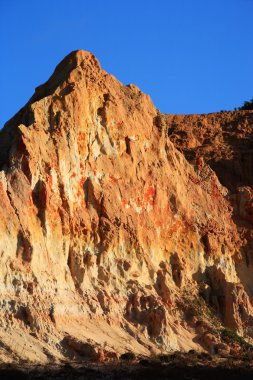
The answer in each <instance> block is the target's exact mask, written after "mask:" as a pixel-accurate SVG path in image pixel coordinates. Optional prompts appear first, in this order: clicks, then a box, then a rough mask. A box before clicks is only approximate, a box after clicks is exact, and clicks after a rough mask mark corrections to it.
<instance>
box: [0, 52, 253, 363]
mask: <svg viewBox="0 0 253 380" xmlns="http://www.w3.org/2000/svg"><path fill="white" fill-rule="evenodd" d="M252 124H253V112H250V111H244V112H243V111H237V112H228V113H217V114H210V115H189V116H174V115H163V114H161V113H160V112H159V111H158V110H157V109H156V108H155V107H154V105H153V104H152V102H151V100H150V98H149V96H147V95H145V94H143V93H142V92H141V91H140V90H139V89H138V88H137V87H136V86H134V85H127V86H124V85H123V84H122V83H120V82H119V81H118V80H116V79H115V78H114V77H113V76H112V75H109V74H107V73H106V72H105V71H103V70H102V69H101V68H100V65H99V63H98V61H97V59H96V58H95V57H94V56H93V55H92V54H90V53H88V52H84V51H76V52H73V53H71V54H70V55H68V56H67V57H66V58H65V59H64V60H63V61H62V62H61V63H60V64H59V65H58V66H57V68H56V70H55V72H54V73H53V75H52V76H51V77H50V79H49V80H48V81H47V82H46V83H45V84H43V85H42V86H40V87H38V88H37V89H36V91H35V94H34V95H33V96H32V98H31V99H30V100H29V102H28V103H27V104H26V105H25V107H24V108H22V109H21V110H20V111H19V112H18V113H17V114H16V115H15V116H14V117H13V118H12V119H11V120H10V121H9V122H7V123H6V125H5V127H4V128H3V130H2V131H1V132H0V231H1V239H0V255H1V266H0V271H1V277H0V282H1V293H0V302H1V319H0V341H1V347H0V357H1V358H2V360H5V361H13V360H17V359H18V358H20V357H21V358H24V359H29V360H31V361H40V362H45V361H47V360H51V359H57V358H58V359H63V358H67V359H69V360H71V359H75V358H79V357H90V358H96V359H97V360H100V359H101V360H103V358H105V357H106V358H113V357H116V356H117V355H118V354H121V353H123V352H126V351H134V352H135V353H137V354H142V355H149V354H150V353H159V352H168V351H173V350H186V351H187V350H189V349H191V348H193V349H196V350H203V349H206V350H209V351H211V352H212V351H213V350H217V349H219V347H220V348H222V343H221V338H220V336H219V333H217V331H219V329H220V328H221V327H222V325H224V326H227V327H231V328H233V329H236V330H237V331H238V332H239V333H240V334H241V335H245V336H246V337H248V338H249V339H250V334H251V326H252V323H253V319H252V317H253V307H252V301H253V298H252V297H253V288H252V285H253V283H252V270H253V260H252V257H253V252H252V249H253V246H252V239H251V237H252V218H253V216H252V215H253V206H252V195H253V190H252V186H253V185H252V171H251V170H252V169H251V158H252ZM223 348H224V347H223ZM227 349H231V347H230V348H227Z"/></svg>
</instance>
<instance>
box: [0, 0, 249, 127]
mask: <svg viewBox="0 0 253 380" xmlns="http://www.w3.org/2000/svg"><path fill="white" fill-rule="evenodd" d="M0 44H1V60H0V85H1V99H0V111H1V112H0V127H1V126H2V125H3V124H4V122H5V121H7V120H8V119H9V118H10V117H11V116H12V115H13V114H14V113H16V112H17V111H18V110H19V109H20V108H21V107H22V106H23V105H24V104H25V103H26V102H27V100H28V99H29V98H30V96H31V95H32V94H33V92H34V88H35V87H36V86H38V85H39V84H41V83H43V82H45V81H46V80H47V79H48V77H49V76H50V75H51V73H52V71H53V70H54V68H55V66H56V65H57V63H59V61H60V60H62V58H63V57H64V56H65V55H67V54H68V53H69V52H70V51H72V50H76V49H84V50H88V51H91V52H92V53H94V54H95V55H96V56H97V58H98V59H99V61H100V63H101V65H102V67H103V68H104V69H105V70H106V71H108V72H109V73H112V74H114V75H115V76H116V77H117V78H118V79H119V80H120V81H122V82H123V83H124V84H128V83H135V84H136V85H137V86H139V87H140V88H141V90H142V91H144V92H146V93H148V94H149V95H150V96H151V98H152V99H153V102H154V104H155V105H156V107H157V108H159V109H160V110H161V111H162V112H166V113H207V112H213V111H220V110H221V109H233V108H234V107H235V106H239V105H241V103H242V102H243V101H244V100H249V99H251V98H253V75H252V73H253V71H252V69H253V0H0Z"/></svg>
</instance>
